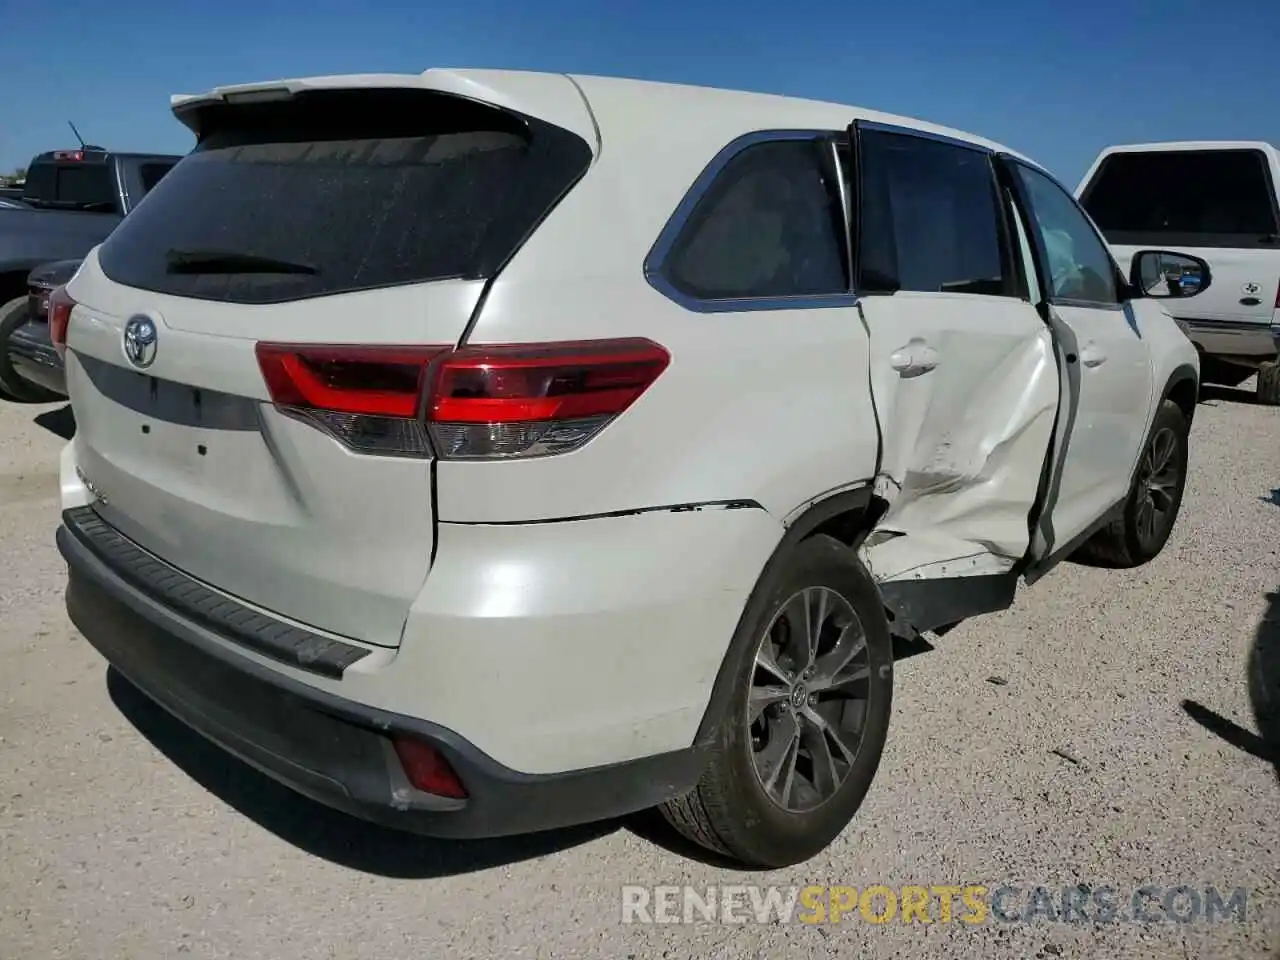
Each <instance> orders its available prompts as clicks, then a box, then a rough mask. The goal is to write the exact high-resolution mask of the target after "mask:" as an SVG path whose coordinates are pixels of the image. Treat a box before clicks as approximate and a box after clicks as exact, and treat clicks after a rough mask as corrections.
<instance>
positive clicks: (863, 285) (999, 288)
mask: <svg viewBox="0 0 1280 960" xmlns="http://www.w3.org/2000/svg"><path fill="white" fill-rule="evenodd" d="M859 162H860V166H861V184H862V186H861V190H860V191H859V197H860V201H861V203H860V207H861V214H860V230H859V241H858V245H859V248H860V249H859V257H860V264H859V268H860V272H859V278H858V287H859V289H860V290H865V291H867V292H891V291H894V290H916V291H921V292H926V293H979V294H989V295H996V296H1000V295H1010V296H1012V295H1015V291H1016V289H1017V285H1016V280H1015V279H1014V277H1013V271H1012V270H1011V269H1009V267H1008V260H1007V258H1006V255H1005V248H1004V246H1003V243H1002V237H1001V213H1000V206H999V201H998V194H997V192H996V183H995V175H994V173H993V172H992V169H991V162H990V160H989V159H988V157H987V155H986V154H985V153H984V152H982V151H980V150H970V149H967V148H965V147H962V146H955V145H952V144H948V143H942V142H940V141H936V140H929V139H926V138H923V137H916V136H911V135H910V134H898V133H885V132H883V131H863V132H862V133H861V134H860V136H859Z"/></svg>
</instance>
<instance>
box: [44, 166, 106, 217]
mask: <svg viewBox="0 0 1280 960" xmlns="http://www.w3.org/2000/svg"><path fill="white" fill-rule="evenodd" d="M23 198H24V199H25V200H28V201H30V202H32V203H36V204H42V203H48V204H57V205H59V206H71V207H81V208H86V207H88V208H100V209H101V210H103V211H106V212H114V211H115V209H116V206H117V202H116V191H115V182H114V178H113V177H112V175H111V171H110V170H109V169H108V168H107V165H106V164H105V163H80V162H70V163H37V164H34V165H32V167H31V169H30V170H28V171H27V182H26V185H25V187H24V189H23Z"/></svg>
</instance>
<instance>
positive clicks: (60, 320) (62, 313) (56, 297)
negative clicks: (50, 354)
mask: <svg viewBox="0 0 1280 960" xmlns="http://www.w3.org/2000/svg"><path fill="white" fill-rule="evenodd" d="M75 308H76V302H75V301H74V300H72V299H71V295H70V294H69V293H67V288H66V286H61V287H55V288H54V290H53V292H52V293H50V294H49V339H50V340H51V341H52V342H53V348H54V349H55V350H56V351H57V352H58V356H60V357H65V356H66V355H67V327H68V326H69V325H70V324H71V311H72V310H74V309H75Z"/></svg>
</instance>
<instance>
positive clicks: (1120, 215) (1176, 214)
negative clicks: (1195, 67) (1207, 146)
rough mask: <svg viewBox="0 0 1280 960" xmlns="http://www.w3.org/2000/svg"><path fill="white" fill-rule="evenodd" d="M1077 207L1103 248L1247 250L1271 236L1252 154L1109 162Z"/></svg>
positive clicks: (1269, 191)
mask: <svg viewBox="0 0 1280 960" xmlns="http://www.w3.org/2000/svg"><path fill="white" fill-rule="evenodd" d="M1081 201H1082V203H1083V206H1084V208H1085V209H1086V210H1087V211H1088V212H1089V215H1090V216H1091V217H1092V218H1093V220H1094V222H1095V223H1097V225H1098V227H1099V228H1100V229H1101V230H1102V232H1103V235H1104V236H1106V238H1107V240H1108V241H1109V242H1111V243H1118V244H1131V245H1135V246H1148V245H1153V244H1154V245H1160V244H1166V245H1168V244H1173V245H1183V246H1207V247H1215V246H1218V247H1250V246H1264V245H1266V244H1267V243H1268V240H1267V239H1266V238H1268V237H1270V236H1272V235H1274V234H1276V233H1277V232H1278V225H1277V222H1276V204H1275V199H1274V190H1273V187H1272V183H1271V176H1270V171H1269V169H1268V166H1267V159H1266V156H1265V155H1264V154H1263V153H1262V152H1260V151H1257V150H1203V151H1191V150H1188V151H1180V150H1179V151H1169V152H1168V153H1116V154H1112V155H1111V156H1109V157H1107V158H1106V159H1105V160H1103V161H1102V164H1101V166H1100V167H1099V168H1098V172H1097V173H1096V174H1095V175H1094V177H1093V179H1092V180H1091V181H1090V183H1089V185H1088V186H1087V187H1086V189H1085V191H1084V192H1083V194H1082V196H1081Z"/></svg>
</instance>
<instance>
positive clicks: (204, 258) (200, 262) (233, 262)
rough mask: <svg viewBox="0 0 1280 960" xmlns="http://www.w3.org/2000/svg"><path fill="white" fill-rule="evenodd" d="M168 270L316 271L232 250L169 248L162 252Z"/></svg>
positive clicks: (232, 271)
mask: <svg viewBox="0 0 1280 960" xmlns="http://www.w3.org/2000/svg"><path fill="white" fill-rule="evenodd" d="M164 259H165V265H166V269H167V270H168V272H169V273H210V274H212V273H301V274H308V275H314V274H316V273H319V272H320V271H319V270H317V269H316V268H315V267H313V266H311V264H309V263H298V262H296V261H293V260H279V259H276V258H275V257H264V256H259V255H258V254H256V253H239V252H237V251H235V250H176V249H175V250H170V251H168V252H167V253H166V254H165V255H164Z"/></svg>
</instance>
